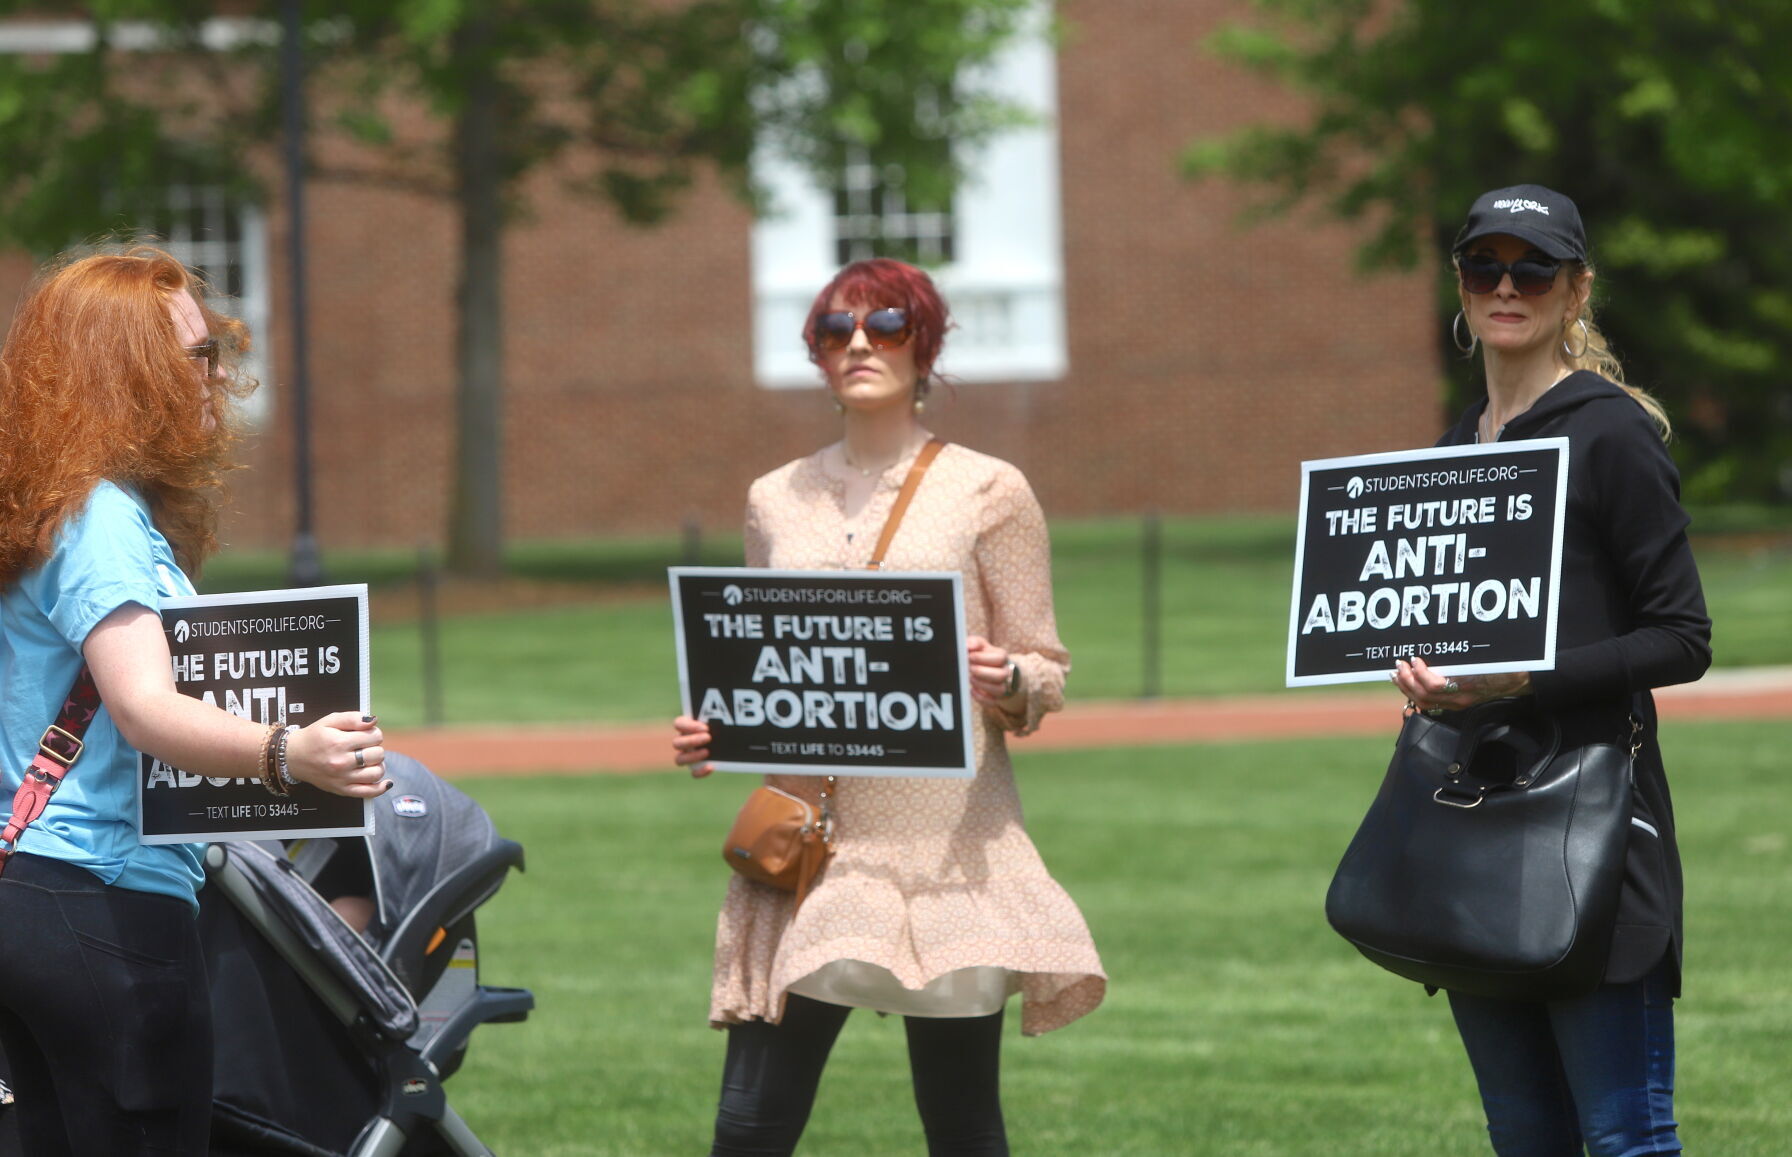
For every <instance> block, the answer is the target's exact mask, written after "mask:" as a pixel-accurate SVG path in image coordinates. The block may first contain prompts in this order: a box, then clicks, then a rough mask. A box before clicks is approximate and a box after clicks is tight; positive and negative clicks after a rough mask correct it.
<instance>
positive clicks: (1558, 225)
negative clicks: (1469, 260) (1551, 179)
mask: <svg viewBox="0 0 1792 1157" xmlns="http://www.w3.org/2000/svg"><path fill="white" fill-rule="evenodd" d="M1490 233H1506V234H1509V235H1511V236H1513V237H1518V238H1521V239H1523V240H1525V241H1529V242H1530V243H1531V244H1532V245H1535V246H1536V247H1537V248H1539V249H1541V250H1543V252H1545V253H1547V254H1549V256H1551V257H1553V258H1555V259H1556V260H1557V261H1585V260H1586V259H1587V234H1586V231H1585V230H1584V229H1582V228H1581V224H1580V210H1579V209H1576V208H1575V207H1574V202H1573V201H1570V200H1569V199H1568V198H1566V197H1564V196H1562V194H1560V193H1558V192H1556V191H1555V190H1554V189H1545V188H1544V187H1543V186H1542V185H1513V186H1511V187H1509V188H1505V189H1495V190H1493V191H1492V192H1491V193H1482V194H1481V195H1480V196H1479V197H1476V198H1475V204H1474V207H1473V208H1471V209H1470V210H1469V211H1468V220H1467V221H1466V222H1464V223H1463V226H1462V232H1460V233H1458V234H1456V244H1455V245H1454V246H1453V247H1452V248H1451V250H1450V251H1451V252H1452V253H1461V252H1462V251H1463V250H1464V249H1467V248H1468V246H1469V243H1470V242H1472V241H1474V240H1475V239H1477V238H1480V237H1485V236H1487V235H1488V234H1490Z"/></svg>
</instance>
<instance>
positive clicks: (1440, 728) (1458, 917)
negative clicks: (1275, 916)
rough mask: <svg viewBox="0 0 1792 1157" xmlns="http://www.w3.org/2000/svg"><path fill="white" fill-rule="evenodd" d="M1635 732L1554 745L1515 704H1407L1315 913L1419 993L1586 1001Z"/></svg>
mask: <svg viewBox="0 0 1792 1157" xmlns="http://www.w3.org/2000/svg"><path fill="white" fill-rule="evenodd" d="M1640 731H1641V726H1640V724H1638V723H1637V722H1636V721H1635V720H1634V719H1632V720H1631V734H1630V737H1629V740H1628V741H1627V742H1611V743H1599V742H1596V743H1586V744H1582V745H1579V746H1568V747H1564V746H1563V745H1562V733H1561V728H1560V726H1559V725H1558V724H1557V722H1556V721H1555V720H1554V719H1553V718H1551V717H1550V716H1549V715H1547V714H1544V713H1542V712H1540V711H1537V710H1536V709H1535V707H1534V706H1533V705H1532V704H1530V703H1529V702H1527V701H1525V700H1519V699H1497V700H1493V701H1490V702H1487V703H1482V704H1478V705H1476V706H1475V707H1473V708H1470V709H1469V710H1467V711H1464V712H1460V713H1456V714H1453V715H1452V716H1450V717H1449V718H1447V719H1434V718H1429V717H1427V716H1426V715H1424V714H1422V713H1420V712H1418V711H1413V710H1410V709H1409V710H1408V712H1407V715H1406V721H1405V723H1404V725H1403V726H1402V727H1401V729H1400V739H1399V742H1398V743H1397V744H1396V745H1395V747H1394V756H1393V759H1392V760H1391V761H1390V762H1389V764H1388V773H1387V776H1386V777H1385V778H1384V779H1383V780H1382V783H1381V790H1380V792H1379V793H1378V794H1377V795H1376V797H1375V802H1374V803H1373V804H1371V805H1370V807H1369V814H1368V815H1366V816H1364V817H1363V822H1362V826H1361V827H1359V828H1358V829H1357V833H1356V837H1355V838H1354V839H1352V840H1351V841H1350V847H1349V848H1348V849H1346V850H1345V852H1344V858H1343V860H1342V861H1340V862H1339V864H1338V870H1337V873H1336V874H1335V875H1334V876H1333V878H1332V884H1331V888H1330V890H1329V891H1328V892H1327V893H1326V897H1325V915H1326V919H1328V920H1329V921H1331V925H1332V927H1333V928H1334V929H1336V930H1337V932H1338V934H1339V935H1340V936H1343V937H1344V939H1346V940H1348V941H1350V942H1351V943H1352V944H1354V945H1355V946H1356V947H1357V950H1358V951H1360V952H1361V953H1362V954H1363V955H1364V956H1367V957H1368V958H1369V959H1370V960H1372V961H1374V962H1375V963H1377V964H1379V965H1381V966H1382V967H1383V968H1385V969H1387V970H1388V971H1390V972H1393V973H1395V974H1397V975H1399V976H1404V977H1406V978H1407V979H1408V980H1416V981H1418V982H1420V983H1421V984H1424V985H1426V986H1428V987H1430V988H1444V989H1450V990H1452V991H1457V992H1464V993H1471V994H1474V995H1478V996H1490V997H1500V998H1506V999H1513V1000H1554V999H1560V998H1564V997H1570V996H1578V995H1584V994H1585V993H1588V992H1591V991H1592V990H1593V989H1595V988H1597V987H1598V986H1599V983H1600V981H1601V980H1602V979H1603V978H1604V975H1605V966H1606V956H1607V954H1608V952H1609V951H1610V949H1611V938H1612V930H1613V927H1614V926H1615V924H1616V921H1617V911H1618V894H1619V891H1620V889H1621V887H1622V885H1623V880H1624V857H1625V851H1626V849H1627V847H1628V846H1629V840H1630V815H1631V808H1632V781H1631V763H1632V760H1633V759H1634V758H1635V754H1636V750H1637V747H1638V742H1637V736H1638V735H1639V734H1640Z"/></svg>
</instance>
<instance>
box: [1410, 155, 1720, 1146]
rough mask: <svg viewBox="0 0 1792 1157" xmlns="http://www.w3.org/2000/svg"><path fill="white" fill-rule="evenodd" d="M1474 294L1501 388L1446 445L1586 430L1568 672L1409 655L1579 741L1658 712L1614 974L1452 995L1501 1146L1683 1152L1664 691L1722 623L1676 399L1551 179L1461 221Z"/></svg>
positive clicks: (1571, 509)
mask: <svg viewBox="0 0 1792 1157" xmlns="http://www.w3.org/2000/svg"><path fill="white" fill-rule="evenodd" d="M1455 264H1456V270H1457V273H1458V276H1459V278H1460V281H1461V288H1460V293H1461V299H1462V312H1461V313H1460V314H1458V315H1457V317H1456V319H1455V324H1454V331H1453V336H1454V338H1455V341H1456V344H1457V346H1458V347H1459V348H1461V349H1462V350H1463V352H1464V353H1465V355H1472V354H1473V353H1474V351H1475V350H1476V349H1477V348H1479V349H1480V351H1481V358H1482V366H1483V368H1484V370H1485V373H1486V378H1487V397H1486V399H1485V400H1484V401H1480V402H1476V403H1475V404H1474V405H1472V406H1470V407H1469V409H1468V411H1467V412H1466V413H1465V414H1464V415H1463V416H1462V419H1461V421H1459V422H1458V423H1457V424H1456V426H1455V428H1454V429H1452V430H1450V432H1449V433H1447V434H1445V435H1444V437H1443V439H1442V440H1441V442H1440V443H1439V444H1440V445H1445V446H1455V445H1463V444H1466V443H1473V442H1489V441H1497V440H1507V441H1510V440H1515V439H1519V438H1538V437H1566V438H1567V439H1568V440H1569V467H1568V471H1569V474H1568V510H1567V521H1566V528H1565V531H1564V537H1563V543H1562V551H1563V556H1562V569H1561V573H1562V587H1561V606H1560V615H1559V622H1560V626H1559V634H1558V638H1557V650H1556V663H1555V667H1554V669H1552V670H1549V671H1536V672H1517V673H1500V674H1489V675H1458V676H1455V677H1454V678H1448V679H1446V678H1445V677H1444V676H1442V675H1439V674H1437V673H1436V672H1434V671H1432V670H1431V669H1430V668H1428V667H1427V666H1426V664H1425V662H1424V660H1423V659H1419V658H1414V659H1413V660H1412V661H1411V663H1410V664H1409V663H1407V662H1406V661H1404V660H1402V661H1399V662H1398V663H1396V670H1395V673H1394V676H1393V679H1394V682H1395V684H1396V685H1398V687H1399V688H1400V690H1401V691H1402V692H1403V693H1404V694H1405V695H1406V696H1407V697H1408V698H1409V699H1410V700H1411V701H1412V702H1413V703H1414V704H1416V705H1417V706H1418V707H1419V708H1421V709H1424V710H1428V711H1432V712H1439V711H1446V710H1461V709H1463V708H1467V707H1470V706H1473V705H1474V704H1476V703H1479V702H1481V701H1483V700H1487V699H1493V698H1498V697H1502V696H1528V697H1530V698H1531V699H1533V700H1534V702H1535V704H1536V707H1537V709H1538V710H1540V711H1543V712H1548V713H1550V714H1551V715H1553V716H1554V718H1555V719H1556V721H1557V722H1558V723H1560V724H1561V727H1562V734H1563V739H1564V742H1569V741H1570V740H1575V739H1578V740H1581V741H1586V740H1592V739H1597V738H1608V737H1610V736H1614V735H1619V734H1623V733H1625V732H1626V731H1627V730H1628V727H1629V722H1628V720H1629V719H1632V718H1634V719H1635V720H1637V721H1639V722H1640V723H1641V725H1642V732H1641V734H1640V741H1641V747H1640V749H1639V751H1638V753H1637V756H1636V761H1635V772H1634V775H1635V782H1636V791H1635V811H1634V818H1633V820H1632V821H1631V828H1630V844H1629V851H1628V856H1627V860H1626V865H1625V876H1624V888H1623V894H1622V898H1621V899H1620V901H1619V910H1618V920H1617V927H1616V929H1615V932H1614V935H1613V939H1612V948H1611V954H1610V957H1609V960H1608V963H1607V966H1606V973H1605V983H1604V984H1603V985H1602V986H1601V987H1600V988H1599V989H1598V990H1597V991H1595V992H1594V993H1592V994H1591V995H1589V996H1584V997H1578V998H1575V999H1572V1000H1558V1001H1548V1002H1541V1001H1539V1002H1522V1001H1501V1000H1492V999H1487V998H1484V997H1477V996H1467V995H1463V994H1460V993H1451V994H1450V1009H1451V1012H1452V1013H1453V1014H1454V1016H1455V1019H1456V1026H1457V1030H1458V1031H1459V1032H1460V1034H1461V1036H1462V1042H1463V1044H1464V1046H1465V1047H1466V1048H1467V1050H1468V1056H1469V1061H1470V1063H1471V1064H1472V1065H1473V1067H1474V1071H1475V1079H1476V1081H1477V1082H1478V1084H1479V1085H1480V1089H1481V1098H1482V1103H1483V1105H1484V1107H1485V1109H1486V1112H1487V1127H1488V1131H1489V1133H1491V1135H1492V1139H1493V1148H1494V1151H1495V1152H1496V1153H1497V1154H1499V1155H1500V1157H1569V1155H1577V1154H1580V1153H1581V1152H1582V1151H1583V1146H1584V1147H1585V1151H1586V1152H1588V1153H1590V1154H1593V1155H1595V1157H1604V1155H1610V1157H1619V1155H1622V1157H1638V1155H1641V1154H1661V1153H1679V1152H1680V1151H1681V1149H1680V1142H1679V1140H1678V1137H1677V1135H1676V1126H1675V1122H1674V1114H1673V1082H1674V1031H1673V999H1674V998H1675V997H1676V996H1678V995H1679V990H1680V957H1681V929H1682V923H1681V879H1680V858H1679V854H1678V851H1677V849H1676V846H1675V841H1674V816H1673V809H1672V806H1671V804H1670V801H1669V798H1668V785H1667V779H1666V776H1665V774H1664V772H1663V769H1662V761H1661V749H1660V747H1659V746H1658V745H1657V742H1656V735H1655V722H1656V716H1655V703H1654V700H1653V698H1652V696H1651V695H1650V691H1651V689H1652V688H1655V687H1663V686H1667V685H1669V684H1673V683H1685V682H1690V681H1692V680H1694V679H1697V678H1698V677H1699V676H1700V675H1702V674H1703V673H1704V671H1705V668H1706V667H1707V666H1709V665H1710V661H1711V645H1710V639H1711V621H1710V619H1709V618H1708V617H1707V616H1706V613H1705V598H1704V593H1703V591H1702V590H1701V588H1700V585H1699V573H1698V569H1697V567H1696V566H1695V565H1694V563H1693V557H1692V550H1691V548H1690V547H1689V546H1688V544H1687V540H1686V525H1687V521H1688V519H1687V516H1686V512H1685V511H1684V510H1683V509H1681V506H1680V498H1679V494H1680V483H1679V475H1678V474H1677V473H1676V471H1675V469H1674V464H1673V461H1672V459H1670V458H1669V456H1668V453H1667V450H1666V448H1665V446H1664V443H1665V441H1666V439H1667V437H1668V435H1669V433H1670V427H1669V425H1668V419H1667V416H1666V414H1665V413H1664V412H1663V411H1662V409H1661V406H1660V405H1659V403H1657V402H1656V401H1655V399H1653V398H1651V397H1650V396H1649V395H1648V394H1646V393H1644V392H1643V391H1641V390H1639V389H1637V388H1635V387H1633V386H1627V385H1624V384H1623V378H1622V371H1621V369H1620V367H1619V365H1618V361H1617V358H1616V357H1615V356H1614V355H1613V354H1612V352H1611V350H1610V348H1609V347H1608V346H1607V344H1606V342H1605V339H1604V338H1603V337H1601V336H1600V333H1599V330H1598V329H1597V328H1596V327H1595V326H1594V324H1593V321H1592V318H1591V317H1590V316H1589V314H1588V299H1589V296H1590V294H1591V291H1592V287H1593V270H1592V268H1591V266H1590V265H1589V263H1588V259H1587V244H1586V236H1585V234H1584V232H1583V231H1582V228H1581V222H1580V213H1579V211H1578V210H1577V209H1576V208H1575V206H1574V203H1573V202H1572V201H1570V200H1569V199H1568V198H1567V197H1564V196H1562V195H1561V194H1560V193H1557V192H1554V191H1552V190H1549V189H1545V188H1543V187H1542V186H1540V185H1519V186H1516V187H1513V188H1509V189H1497V190H1495V191H1493V192H1490V193H1486V194H1483V195H1482V196H1481V197H1480V198H1479V199H1478V200H1477V201H1476V202H1475V204H1474V208H1473V209H1471V210H1470V212H1469V217H1468V222H1467V224H1465V225H1464V226H1463V229H1462V232H1461V233H1460V234H1459V235H1458V237H1457V241H1456V246H1455Z"/></svg>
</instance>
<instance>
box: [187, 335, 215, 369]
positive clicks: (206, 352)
mask: <svg viewBox="0 0 1792 1157" xmlns="http://www.w3.org/2000/svg"><path fill="white" fill-rule="evenodd" d="M187 356H188V357H189V358H192V359H193V360H194V361H198V360H199V359H201V358H204V359H205V376H206V377H208V378H209V377H212V376H214V375H215V374H216V373H217V372H218V339H217V338H213V339H212V340H210V341H208V342H205V343H203V344H201V345H190V346H188V347H187Z"/></svg>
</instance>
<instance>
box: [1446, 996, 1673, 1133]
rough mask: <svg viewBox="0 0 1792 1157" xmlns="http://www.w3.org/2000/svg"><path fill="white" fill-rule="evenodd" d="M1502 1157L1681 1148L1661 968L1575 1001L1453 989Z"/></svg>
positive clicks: (1669, 1013) (1669, 1003)
mask: <svg viewBox="0 0 1792 1157" xmlns="http://www.w3.org/2000/svg"><path fill="white" fill-rule="evenodd" d="M1450 1011H1451V1012H1452V1013H1453V1014H1454V1015H1455V1017H1456V1031H1457V1032H1458V1033H1460V1034H1461V1036H1462V1043H1463V1045H1464V1047H1466V1048H1467V1049H1468V1059H1469V1063H1470V1064H1471V1065H1472V1066H1473V1067H1474V1070H1475V1081H1476V1083H1477V1084H1479V1085H1480V1087H1481V1104H1482V1105H1483V1107H1484V1108H1485V1109H1486V1111H1487V1131H1488V1133H1489V1134H1490V1135H1491V1136H1492V1139H1493V1151H1494V1152H1495V1153H1496V1154H1498V1157H1581V1154H1582V1152H1583V1148H1582V1147H1583V1146H1585V1149H1584V1152H1585V1153H1588V1154H1591V1155H1592V1157H1643V1155H1644V1154H1661V1153H1679V1152H1680V1139H1679V1137H1678V1135H1677V1133H1676V1131H1675V1130H1676V1126H1675V1123H1674V1001H1673V998H1672V997H1670V996H1669V995H1668V987H1667V981H1666V979H1665V978H1664V976H1663V970H1662V969H1661V968H1657V969H1656V970H1655V971H1654V972H1652V973H1650V974H1649V975H1648V976H1647V977H1645V978H1643V979H1642V980H1638V981H1634V982H1632V983H1630V984H1607V985H1603V986H1602V987H1600V988H1599V990H1598V991H1596V992H1594V993H1593V994H1592V995H1590V996H1582V997H1577V998H1575V999H1573V1000H1555V1001H1548V1002H1526V1001H1510V1000H1490V999H1487V998H1486V997H1479V996H1464V995H1462V994H1460V993H1455V992H1452V993H1451V994H1450Z"/></svg>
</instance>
